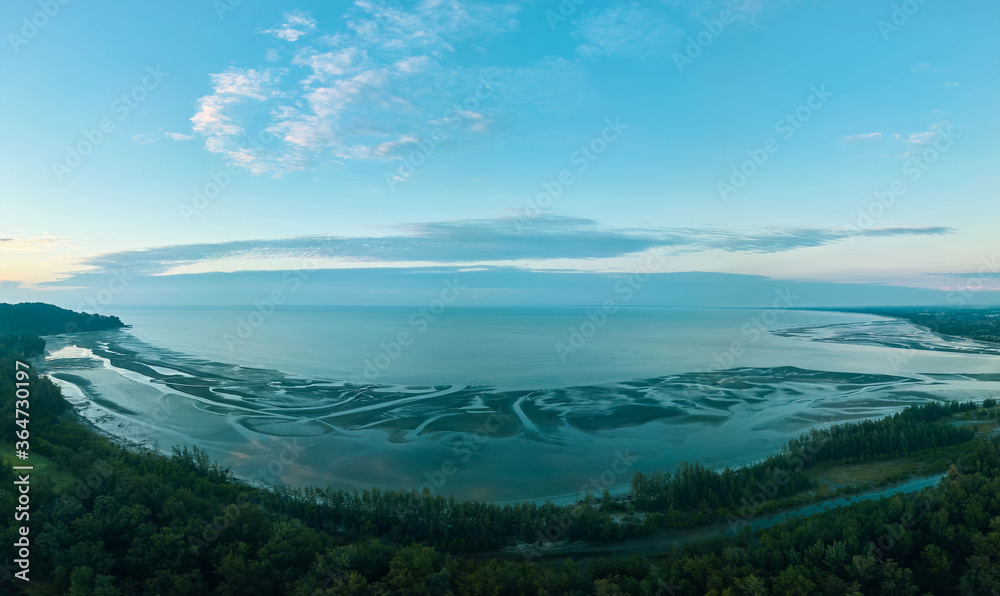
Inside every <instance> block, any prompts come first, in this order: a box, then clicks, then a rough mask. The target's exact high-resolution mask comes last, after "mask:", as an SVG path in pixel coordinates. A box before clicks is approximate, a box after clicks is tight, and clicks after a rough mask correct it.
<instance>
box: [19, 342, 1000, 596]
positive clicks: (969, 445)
mask: <svg viewBox="0 0 1000 596" xmlns="http://www.w3.org/2000/svg"><path fill="white" fill-rule="evenodd" d="M0 349H2V350H3V352H2V353H0V406H2V408H0V409H2V411H3V412H8V413H9V412H11V411H12V410H13V400H14V391H13V390H14V387H13V379H14V360H15V358H21V357H24V356H27V355H31V354H37V353H39V350H40V348H39V345H38V342H37V338H33V337H31V336H23V337H19V338H10V337H3V336H0ZM30 384H31V393H32V405H31V412H32V414H31V415H32V418H31V424H32V458H35V462H36V466H39V463H38V462H44V463H46V464H47V469H46V470H45V472H44V473H42V472H37V473H35V474H34V476H33V477H32V484H31V493H32V511H31V520H30V526H31V538H32V581H31V583H30V584H25V583H24V582H21V581H20V580H11V579H10V576H9V574H10V573H12V569H11V568H10V567H9V566H7V567H3V563H4V561H0V567H3V569H6V572H4V571H2V570H0V574H4V575H6V577H0V579H4V580H6V581H5V582H4V583H3V584H2V585H0V591H2V590H3V589H4V588H9V587H12V586H13V587H16V588H17V589H19V590H22V591H24V592H27V593H31V594H81V595H82V594H88V595H89V594H95V595H105V596H110V595H117V594H121V595H125V594H170V595H175V594H240V595H241V596H248V595H252V594H295V595H307V594H309V595H311V594H377V595H381V594H386V595H388V594H441V595H445V594H449V593H450V594H474V595H479V594H483V595H485V594H491V595H493V594H512V595H513V594H553V595H554V594H635V595H653V594H659V595H667V594H728V595H736V594H813V593H817V594H837V595H841V594H859V593H864V594H920V593H933V594H949V593H955V594H991V590H1000V441H998V440H996V439H994V440H993V441H992V442H987V441H980V440H976V441H968V440H967V439H968V438H969V436H970V435H969V431H962V430H960V429H959V428H957V427H955V426H952V425H948V424H945V423H943V422H944V420H943V419H945V418H947V417H948V416H950V415H952V414H955V413H957V412H960V411H967V410H970V409H972V408H974V406H971V405H964V406H959V405H949V406H940V405H930V406H921V407H918V408H910V409H908V410H906V411H904V412H902V413H900V414H897V415H895V416H891V417H887V418H884V419H882V420H879V421H872V422H870V423H869V422H864V423H859V424H853V425H844V426H839V427H833V428H831V429H830V430H828V431H817V432H815V433H810V434H809V435H806V436H804V437H802V438H800V439H798V440H797V441H793V442H792V443H790V444H789V446H788V448H787V449H786V450H785V451H784V452H783V453H781V454H779V455H776V456H774V457H773V458H769V459H768V460H765V461H764V462H761V463H759V464H756V465H755V466H750V467H747V468H742V469H740V470H735V471H730V470H726V471H723V472H714V471H711V470H707V469H705V468H703V467H701V466H698V465H685V466H682V468H681V469H680V470H679V471H678V472H677V473H676V474H672V475H668V474H661V475H653V476H651V477H643V476H637V477H636V481H635V482H634V483H633V485H634V486H635V487H636V493H635V494H633V495H632V501H631V502H628V501H613V500H610V499H608V498H606V497H605V498H603V499H599V500H598V499H594V500H593V501H592V502H589V503H587V504H584V505H580V506H576V507H557V506H554V505H551V504H545V505H539V506H536V505H519V506H515V507H510V506H507V507H500V506H496V505H490V504H485V503H475V502H456V501H454V500H453V499H443V498H440V497H431V496H430V495H428V494H424V495H417V494H414V493H404V492H387V491H378V490H372V491H365V492H363V493H361V494H358V493H347V492H345V491H338V490H335V489H325V490H320V489H311V490H302V491H292V490H288V489H274V490H262V489H256V488H251V487H248V486H246V485H243V484H240V483H238V482H235V481H233V479H232V478H231V476H230V474H229V473H228V472H227V471H226V470H224V469H221V468H219V467H218V466H217V465H215V464H213V463H212V462H211V461H210V460H209V459H208V457H207V456H206V455H205V454H204V452H202V451H200V450H197V449H194V450H187V449H184V450H180V451H178V452H176V453H175V454H174V456H173V457H164V456H161V455H158V454H154V453H145V452H136V451H134V450H126V449H122V448H120V447H118V446H116V445H115V444H114V443H113V442H112V441H110V440H108V439H106V438H104V437H100V436H97V435H96V434H94V433H93V432H92V431H91V430H89V429H88V428H86V427H85V426H83V425H82V424H80V423H79V422H77V421H75V420H74V419H73V417H72V416H71V415H70V414H69V413H68V412H66V403H65V401H63V400H62V399H61V397H60V394H59V391H58V388H56V387H55V386H53V385H52V384H51V383H50V382H49V381H48V380H47V379H45V378H44V377H38V376H37V375H36V374H35V372H34V370H32V371H31V374H30ZM994 410H995V408H994ZM9 418H12V416H8V415H5V416H2V417H0V420H3V421H4V422H5V423H6V421H7V419H9ZM942 429H946V430H944V431H942ZM949 429H950V430H949ZM12 432H13V430H12V429H5V430H4V431H3V435H2V436H3V437H4V439H5V442H6V437H10V436H12ZM962 440H966V442H965V443H963V444H961V445H959V447H961V448H962V449H964V450H965V455H964V456H963V458H962V462H965V463H964V465H958V466H956V469H955V471H954V472H953V474H952V477H950V478H949V479H947V480H946V481H944V482H943V483H942V486H941V487H940V488H935V489H930V490H927V491H924V492H923V493H920V494H912V495H906V496H895V497H892V498H891V499H886V500H881V501H866V502H863V503H858V504H855V505H853V506H852V507H850V508H846V509H838V510H835V511H832V512H828V513H825V514H817V515H814V516H812V517H810V518H807V519H804V520H798V521H794V522H785V523H783V524H780V525H778V526H776V527H774V528H771V529H769V530H767V531H764V532H762V533H759V534H756V535H754V534H751V533H750V532H749V531H747V530H744V531H742V532H741V533H740V534H739V535H738V536H736V537H735V538H719V539H717V540H715V541H712V542H710V543H694V544H692V545H690V546H688V547H686V548H685V549H683V550H679V551H674V552H672V553H670V554H667V555H663V556H659V557H652V558H645V557H639V556H636V555H633V556H630V557H628V558H623V559H615V560H604V559H599V560H590V561H589V562H587V561H584V562H580V561H573V560H567V561H565V562H544V561H536V562H528V561H525V560H523V559H522V558H519V557H508V558H513V560H508V561H506V562H502V561H501V560H499V559H500V558H502V557H501V554H500V553H498V552H489V551H490V549H495V548H497V547H499V546H502V545H505V544H509V543H510V542H512V541H514V540H517V539H522V540H528V541H534V540H535V539H536V537H537V536H538V535H539V534H541V535H542V536H544V537H546V538H548V539H556V538H559V539H577V538H588V539H591V540H601V539H604V538H613V537H619V536H634V535H639V534H647V535H648V534H654V533H655V532H657V531H658V529H657V526H658V525H661V524H664V525H672V524H673V523H674V522H672V521H671V517H670V515H669V512H670V511H676V512H678V513H679V515H681V517H683V518H686V519H689V520H693V519H694V518H695V516H696V515H697V514H699V513H700V514H702V515H703V516H704V517H705V518H706V520H707V519H708V517H712V519H719V518H720V516H724V515H728V514H727V512H726V511H715V512H714V513H713V512H712V511H711V509H712V507H714V506H716V505H718V507H719V508H721V509H725V508H726V507H736V506H739V504H740V500H741V498H742V495H746V494H752V493H753V492H754V491H760V490H763V489H765V488H766V486H767V485H768V483H770V482H773V481H774V479H775V472H776V471H782V470H783V471H785V473H787V474H788V475H789V477H791V475H792V473H793V472H796V468H797V467H799V465H800V464H801V467H802V468H805V467H808V466H809V465H812V464H813V463H815V462H818V461H821V460H825V461H862V460H865V459H866V458H869V459H870V458H881V457H892V456H895V455H899V454H905V453H915V452H917V451H919V450H920V449H923V448H925V447H930V448H933V447H934V446H935V445H943V444H948V443H949V442H956V441H962ZM39 467H41V466H39ZM796 473H797V472H796ZM14 479H15V476H14V472H13V471H12V469H11V468H10V466H9V465H7V464H5V465H3V466H2V467H0V511H5V512H10V511H13V509H14V504H15V502H16V494H15V493H14V491H13V490H12V487H13V484H12V482H13V480H14ZM795 482H798V481H795ZM786 484H787V485H788V486H792V485H793V484H794V483H793V482H792V481H789V482H787V483H786ZM792 490H793V489H792V488H789V489H788V491H792ZM747 491H750V492H749V493H748V492H747ZM782 494H785V493H782ZM787 494H792V492H788V493H787ZM642 510H649V511H653V512H654V513H652V514H649V515H640V512H641V511H642ZM643 520H644V521H643ZM649 520H653V521H652V522H650V521H649ZM703 521H705V520H703ZM2 524H3V526H2V530H0V533H2V536H0V540H2V541H4V542H5V543H6V544H12V543H13V542H14V541H15V540H16V534H15V533H16V525H18V524H17V522H14V521H13V519H12V517H11V516H6V517H5V518H4V520H3V522H2ZM685 524H687V522H685ZM688 525H689V524H688ZM553 529H555V531H553ZM553 534H554V535H553ZM668 543H669V542H668V540H667V539H666V538H665V539H664V544H668ZM472 551H485V552H480V553H474V552H472ZM4 556H6V555H4Z"/></svg>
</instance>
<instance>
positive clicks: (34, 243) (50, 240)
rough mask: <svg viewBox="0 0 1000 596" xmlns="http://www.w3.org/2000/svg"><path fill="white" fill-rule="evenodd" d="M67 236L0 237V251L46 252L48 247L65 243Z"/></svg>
mask: <svg viewBox="0 0 1000 596" xmlns="http://www.w3.org/2000/svg"><path fill="white" fill-rule="evenodd" d="M68 242H69V238H59V237H55V236H36V237H28V238H13V237H5V238H0V251H19V252H47V251H48V250H49V249H51V248H53V247H55V246H59V245H62V244H66V243H68Z"/></svg>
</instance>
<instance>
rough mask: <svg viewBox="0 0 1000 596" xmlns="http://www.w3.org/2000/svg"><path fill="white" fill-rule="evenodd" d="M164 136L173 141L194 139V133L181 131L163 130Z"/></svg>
mask: <svg viewBox="0 0 1000 596" xmlns="http://www.w3.org/2000/svg"><path fill="white" fill-rule="evenodd" d="M163 136H165V137H167V138H168V139H170V140H171V141H193V140H194V138H195V137H194V135H186V134H183V133H179V132H167V131H163Z"/></svg>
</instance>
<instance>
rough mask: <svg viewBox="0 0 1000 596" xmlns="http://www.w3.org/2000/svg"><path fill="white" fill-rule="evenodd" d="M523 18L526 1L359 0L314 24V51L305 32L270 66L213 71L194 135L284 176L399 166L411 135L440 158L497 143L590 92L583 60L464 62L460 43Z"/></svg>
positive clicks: (293, 21) (301, 27)
mask: <svg viewBox="0 0 1000 596" xmlns="http://www.w3.org/2000/svg"><path fill="white" fill-rule="evenodd" d="M520 10H521V4H520V3H519V2H485V1H467V2H459V1H457V0H426V1H423V2H419V3H415V5H412V6H410V5H408V6H407V7H406V8H402V7H400V8H398V9H394V8H389V7H387V6H385V5H384V4H382V3H376V2H373V1H369V0H357V1H356V2H354V4H353V5H352V6H351V7H350V8H349V9H348V10H347V11H346V12H345V13H344V14H343V16H342V18H341V19H340V20H339V21H338V22H335V23H333V25H334V27H333V30H332V31H321V30H319V29H318V28H317V29H316V31H314V33H315V35H314V36H311V37H310V39H309V42H308V43H302V40H301V39H299V37H298V36H296V39H297V40H298V41H299V44H297V46H296V47H295V48H292V49H290V51H282V52H280V53H279V52H276V51H275V52H268V55H267V61H268V62H267V63H266V64H264V65H252V66H250V67H246V66H233V67H231V68H229V69H227V70H225V71H223V72H220V73H215V74H212V75H211V83H212V93H211V94H209V95H206V96H204V97H202V98H201V99H200V100H199V101H198V110H197V113H196V114H195V115H194V116H193V117H192V118H191V121H192V124H193V132H194V133H195V134H197V135H199V136H201V137H203V138H204V140H205V148H206V149H207V150H208V151H211V152H213V153H218V154H221V155H224V156H226V157H227V158H228V159H230V160H231V161H233V162H235V163H237V164H238V165H241V166H244V167H247V168H248V169H250V171H252V172H257V173H262V172H273V173H276V174H281V173H284V172H288V171H294V170H303V169H318V168H323V167H336V166H338V165H341V164H343V163H346V162H348V161H352V160H395V159H401V158H402V157H403V154H402V153H401V152H400V151H402V150H405V149H409V145H410V140H411V139H417V140H418V142H419V141H420V140H424V139H429V138H431V137H435V138H437V139H443V140H441V141H439V142H438V143H437V144H436V147H435V151H443V150H447V149H449V148H451V147H456V146H464V145H466V144H468V143H469V142H474V141H479V140H482V139H486V138H489V137H490V134H491V133H492V132H493V131H495V130H499V129H502V128H504V127H505V125H506V123H508V122H512V121H515V120H516V119H517V114H518V111H519V110H521V109H531V110H550V109H556V108H558V109H560V110H564V109H565V107H566V106H567V105H572V104H574V103H575V102H578V101H580V100H581V99H580V98H581V97H583V95H584V94H583V91H582V90H583V89H584V88H585V82H584V81H585V74H584V70H583V68H582V67H581V66H580V65H579V64H575V63H572V62H569V61H566V60H559V59H543V60H540V61H537V62H533V63H532V62H528V63H525V64H522V65H519V66H517V67H500V66H492V65H491V64H490V60H489V56H490V54H489V53H484V54H483V56H484V57H485V58H486V59H485V60H482V61H478V62H479V64H477V65H475V66H472V65H469V64H468V63H467V61H463V60H459V56H458V55H457V53H456V50H455V45H456V44H458V43H469V44H477V45H481V44H483V43H485V42H486V41H489V40H491V39H492V38H494V37H496V36H501V35H505V34H507V33H510V32H513V31H516V30H517V29H518V27H519V22H518V19H517V17H518V14H519V12H520ZM290 17H291V18H290ZM313 25H315V21H314V20H312V19H311V18H309V17H306V16H305V15H303V14H301V13H291V14H290V15H286V19H285V21H284V22H283V23H282V24H281V25H280V26H278V27H276V28H274V29H269V30H268V32H269V33H271V34H274V35H279V34H280V35H285V37H288V36H289V35H287V34H285V33H283V32H284V31H286V29H289V30H294V31H296V32H302V31H305V30H306V29H309V26H313ZM309 30H310V31H312V30H311V29H309ZM280 35H279V37H280ZM293 36H295V35H293ZM456 105H458V106H459V108H456V107H455V106H456ZM264 137H267V140H266V142H263V143H255V142H253V139H263V138H264ZM261 145H263V146H261ZM394 149H397V150H394Z"/></svg>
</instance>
